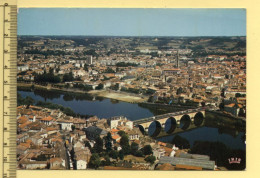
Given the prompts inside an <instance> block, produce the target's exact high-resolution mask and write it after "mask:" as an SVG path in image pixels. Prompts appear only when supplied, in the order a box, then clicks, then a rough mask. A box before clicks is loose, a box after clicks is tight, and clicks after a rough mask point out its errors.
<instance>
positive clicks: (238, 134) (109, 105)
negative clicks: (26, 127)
mask: <svg viewBox="0 0 260 178" xmlns="http://www.w3.org/2000/svg"><path fill="white" fill-rule="evenodd" d="M18 92H19V93H20V94H21V96H22V97H26V96H30V97H32V98H33V99H34V100H35V101H47V102H52V103H55V104H61V105H63V106H65V107H70V108H71V109H72V110H73V111H74V112H76V113H79V114H84V115H85V114H87V115H96V116H98V117H99V118H110V117H113V116H119V115H124V116H126V117H127V118H128V119H129V120H137V119H141V118H145V117H151V116H154V113H155V112H152V110H151V109H148V108H144V107H140V106H139V105H138V104H133V103H126V102H122V101H116V100H111V99H107V98H100V97H98V98H93V97H92V96H84V97H80V96H79V97H73V95H67V94H65V93H61V92H56V91H55V92H54V91H21V90H20V91H18ZM178 135H179V136H181V137H183V138H185V139H187V140H188V141H189V143H190V145H191V146H192V145H193V144H194V142H195V141H197V140H199V141H210V142H221V143H224V144H225V145H226V146H228V147H229V148H232V149H242V150H245V141H244V139H243V138H244V135H245V132H244V131H241V130H236V129H225V128H224V129H223V128H218V127H209V126H203V127H199V128H196V129H193V130H189V131H185V132H182V133H179V134H178ZM174 137H175V135H170V136H166V137H162V138H159V139H158V140H161V141H164V142H168V143H171V141H172V139H173V138H174Z"/></svg>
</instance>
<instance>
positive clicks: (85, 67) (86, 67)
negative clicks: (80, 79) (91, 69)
mask: <svg viewBox="0 0 260 178" xmlns="http://www.w3.org/2000/svg"><path fill="white" fill-rule="evenodd" d="M84 70H85V71H86V72H88V65H87V64H85V65H84Z"/></svg>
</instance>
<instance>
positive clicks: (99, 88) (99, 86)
mask: <svg viewBox="0 0 260 178" xmlns="http://www.w3.org/2000/svg"><path fill="white" fill-rule="evenodd" d="M103 88H104V85H103V84H102V83H100V84H98V86H97V87H96V90H101V89H103Z"/></svg>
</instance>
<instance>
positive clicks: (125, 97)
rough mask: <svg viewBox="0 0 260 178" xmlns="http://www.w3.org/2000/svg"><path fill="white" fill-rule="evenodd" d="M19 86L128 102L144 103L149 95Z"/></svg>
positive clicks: (28, 85)
mask: <svg viewBox="0 0 260 178" xmlns="http://www.w3.org/2000/svg"><path fill="white" fill-rule="evenodd" d="M17 88H18V89H19V88H22V89H32V88H34V89H45V90H56V91H62V92H69V93H71V92H72V93H80V94H90V95H92V96H99V97H104V98H109V99H114V100H118V101H124V102H128V103H142V102H146V101H147V100H148V97H146V96H145V97H141V96H137V95H132V94H131V93H129V94H128V93H126V92H116V91H112V90H109V91H108V90H90V91H82V90H79V89H71V88H56V87H53V86H42V85H37V84H31V83H17Z"/></svg>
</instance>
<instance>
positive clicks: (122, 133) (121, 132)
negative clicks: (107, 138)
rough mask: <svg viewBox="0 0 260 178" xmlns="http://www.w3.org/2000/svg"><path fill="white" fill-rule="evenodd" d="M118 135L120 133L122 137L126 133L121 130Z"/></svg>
mask: <svg viewBox="0 0 260 178" xmlns="http://www.w3.org/2000/svg"><path fill="white" fill-rule="evenodd" d="M117 133H118V135H120V137H122V136H123V135H125V132H124V131H123V130H119V131H118V132H117Z"/></svg>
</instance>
